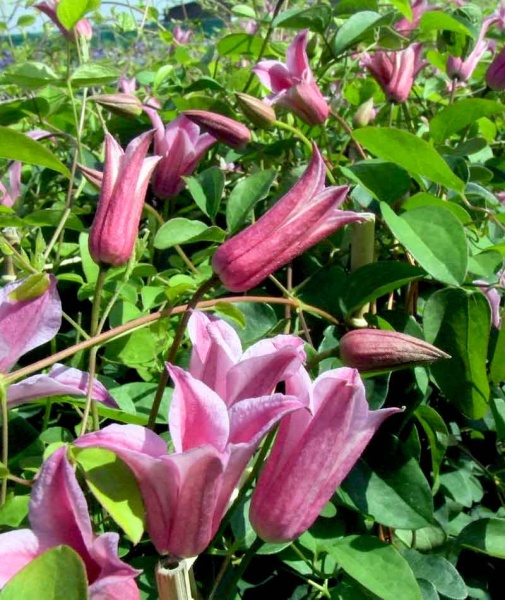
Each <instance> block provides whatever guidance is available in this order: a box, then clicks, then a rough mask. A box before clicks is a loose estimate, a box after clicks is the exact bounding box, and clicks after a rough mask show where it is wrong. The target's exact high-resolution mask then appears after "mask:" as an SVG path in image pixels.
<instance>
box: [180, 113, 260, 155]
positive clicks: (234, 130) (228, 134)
mask: <svg viewBox="0 0 505 600" xmlns="http://www.w3.org/2000/svg"><path fill="white" fill-rule="evenodd" d="M183 114H184V116H185V117H187V118H188V119H189V120H190V121H192V122H193V123H195V124H196V125H198V126H199V127H200V128H201V129H203V130H204V131H206V132H207V133H210V135H212V136H214V137H215V138H216V139H217V140H219V141H220V142H224V143H225V144H228V145H229V146H231V147H232V148H243V147H244V146H246V145H247V144H248V143H249V142H250V141H251V132H250V131H249V129H248V128H247V127H246V126H245V125H242V123H239V122H238V121H235V119H230V118H229V117H224V116H223V115H219V114H217V113H213V112H209V111H207V110H186V111H184V113H183Z"/></svg>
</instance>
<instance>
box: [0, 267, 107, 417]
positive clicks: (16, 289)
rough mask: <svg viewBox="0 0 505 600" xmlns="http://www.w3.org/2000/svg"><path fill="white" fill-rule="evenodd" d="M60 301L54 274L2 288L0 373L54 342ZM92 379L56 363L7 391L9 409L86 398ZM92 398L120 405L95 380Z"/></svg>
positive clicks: (58, 320)
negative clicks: (58, 398)
mask: <svg viewBox="0 0 505 600" xmlns="http://www.w3.org/2000/svg"><path fill="white" fill-rule="evenodd" d="M61 316H62V310H61V302H60V297H59V295H58V291H57V289H56V280H55V278H54V277H53V276H52V275H43V276H39V275H36V276H35V277H32V278H30V277H27V278H25V279H21V280H19V281H15V282H13V283H9V284H7V285H6V286H4V287H3V288H1V289H0V373H8V372H9V371H10V370H11V369H12V367H14V365H15V364H16V362H17V361H18V359H19V358H20V357H21V356H23V354H26V353H27V352H29V351H30V350H33V349H34V348H37V347H38V346H41V345H42V344H45V343H46V342H48V341H49V340H52V339H53V338H54V336H55V335H56V334H57V333H58V331H59V329H60V326H61ZM88 382H89V376H88V374H87V373H83V372H82V371H79V370H78V369H73V368H70V367H65V366H63V365H59V364H56V365H54V366H53V368H52V369H51V371H50V372H49V373H48V374H47V375H34V376H33V377H28V378H27V379H24V380H22V381H21V382H19V383H15V384H13V385H11V386H9V388H8V389H7V406H8V407H9V408H14V407H15V406H19V405H20V404H24V403H25V402H31V401H32V400H37V399H39V398H46V397H48V396H61V395H70V396H85V395H86V392H87V387H88ZM91 397H92V398H93V399H94V400H97V401H98V402H103V403H104V404H107V405H109V406H112V407H115V406H117V405H116V403H115V401H114V400H113V398H112V397H111V396H110V394H109V393H108V392H107V390H106V389H105V387H104V386H103V385H102V384H101V383H100V382H99V381H98V380H96V379H95V380H93V383H92V388H91Z"/></svg>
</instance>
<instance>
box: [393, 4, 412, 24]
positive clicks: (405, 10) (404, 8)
mask: <svg viewBox="0 0 505 600" xmlns="http://www.w3.org/2000/svg"><path fill="white" fill-rule="evenodd" d="M389 1H390V2H391V4H392V5H393V6H396V8H397V9H398V10H399V11H400V12H401V13H402V15H403V16H404V17H407V19H409V20H412V6H411V5H410V2H409V0H389Z"/></svg>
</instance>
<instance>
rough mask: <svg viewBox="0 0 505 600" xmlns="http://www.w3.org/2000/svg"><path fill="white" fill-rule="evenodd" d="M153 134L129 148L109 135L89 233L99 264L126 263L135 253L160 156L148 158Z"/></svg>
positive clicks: (142, 138)
mask: <svg viewBox="0 0 505 600" xmlns="http://www.w3.org/2000/svg"><path fill="white" fill-rule="evenodd" d="M153 134H154V132H153V131H148V132H147V133H143V134H142V135H140V136H139V137H136V138H134V139H133V140H132V141H131V142H130V143H129V144H128V146H127V148H126V151H123V149H122V148H121V146H120V145H119V144H118V143H117V142H116V140H115V139H114V138H113V137H112V136H111V135H110V134H109V133H107V134H106V135H105V164H104V168H103V177H102V183H101V189H100V198H99V200H98V209H97V211H96V214H95V218H94V220H93V224H92V226H91V231H90V234H89V252H90V254H91V257H92V258H93V260H94V261H95V262H96V263H98V264H107V265H112V266H114V267H117V266H120V265H124V264H125V263H127V262H128V260H129V259H130V257H131V255H132V253H133V248H134V246H135V241H136V239H137V232H138V228H139V223H140V217H141V216H142V208H143V206H144V199H145V195H146V190H147V185H148V183H149V178H150V177H151V173H152V172H153V169H154V167H155V166H156V164H157V163H158V161H159V160H160V157H159V156H153V157H151V158H146V154H147V150H148V148H149V145H150V143H151V139H152V137H153Z"/></svg>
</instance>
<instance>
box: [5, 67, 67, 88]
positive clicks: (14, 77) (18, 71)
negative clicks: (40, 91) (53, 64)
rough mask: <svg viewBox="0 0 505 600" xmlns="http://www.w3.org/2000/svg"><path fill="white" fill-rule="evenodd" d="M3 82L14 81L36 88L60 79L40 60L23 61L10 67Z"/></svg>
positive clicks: (26, 86) (17, 83)
mask: <svg viewBox="0 0 505 600" xmlns="http://www.w3.org/2000/svg"><path fill="white" fill-rule="evenodd" d="M0 81H1V83H3V84H9V83H13V84H15V85H19V86H21V87H25V88H29V89H36V88H39V87H42V86H44V85H48V84H50V83H53V84H55V83H57V82H59V81H60V79H59V77H58V75H56V73H55V72H54V71H53V70H52V69H51V68H50V67H48V66H47V65H45V64H43V63H39V62H32V61H29V62H23V63H21V64H16V65H13V66H12V67H10V69H9V70H8V71H7V72H6V73H3V75H2V79H1V80H0Z"/></svg>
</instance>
